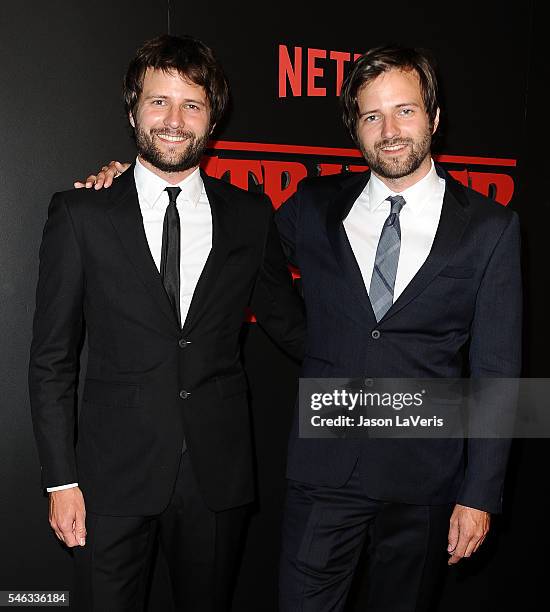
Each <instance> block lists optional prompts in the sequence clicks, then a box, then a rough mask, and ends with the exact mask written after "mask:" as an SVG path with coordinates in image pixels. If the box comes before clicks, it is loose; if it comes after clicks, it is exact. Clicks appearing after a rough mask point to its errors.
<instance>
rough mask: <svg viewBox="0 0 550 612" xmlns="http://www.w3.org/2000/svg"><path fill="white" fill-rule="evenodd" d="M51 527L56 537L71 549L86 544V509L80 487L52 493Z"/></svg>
mask: <svg viewBox="0 0 550 612" xmlns="http://www.w3.org/2000/svg"><path fill="white" fill-rule="evenodd" d="M49 496H50V517H49V518H50V525H51V527H52V529H53V530H54V532H55V535H56V536H57V537H58V538H59V539H60V540H61V541H62V542H64V543H65V544H66V545H67V546H68V547H69V548H72V547H73V546H84V545H85V544H86V509H85V506H84V496H83V495H82V491H81V490H80V489H79V487H71V488H70V489H63V490H61V491H52V492H50V493H49Z"/></svg>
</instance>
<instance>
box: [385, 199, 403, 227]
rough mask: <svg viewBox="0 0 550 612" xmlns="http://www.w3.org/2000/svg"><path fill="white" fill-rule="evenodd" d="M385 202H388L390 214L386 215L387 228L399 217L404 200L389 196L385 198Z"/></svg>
mask: <svg viewBox="0 0 550 612" xmlns="http://www.w3.org/2000/svg"><path fill="white" fill-rule="evenodd" d="M386 200H388V202H389V203H390V205H391V210H390V214H389V215H388V218H387V220H386V225H388V226H389V225H393V224H394V223H395V219H396V217H397V216H398V215H399V213H400V212H401V209H402V208H403V206H405V204H406V202H405V198H404V197H403V196H400V195H396V196H389V197H388V198H386Z"/></svg>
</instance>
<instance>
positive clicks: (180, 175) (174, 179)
mask: <svg viewBox="0 0 550 612" xmlns="http://www.w3.org/2000/svg"><path fill="white" fill-rule="evenodd" d="M138 159H139V163H140V164H142V165H143V166H144V167H145V168H147V170H150V171H151V172H153V173H154V174H156V175H157V176H160V178H161V179H163V180H164V181H166V182H167V183H170V185H177V184H178V183H181V182H182V181H183V180H184V179H186V178H187V177H188V176H189V175H190V174H192V173H193V172H194V171H195V170H196V169H197V168H198V166H193V168H188V169H187V170H182V171H181V172H165V171H164V170H160V169H159V168H157V167H156V166H153V164H151V163H150V162H148V161H147V160H145V159H143V157H141V155H138Z"/></svg>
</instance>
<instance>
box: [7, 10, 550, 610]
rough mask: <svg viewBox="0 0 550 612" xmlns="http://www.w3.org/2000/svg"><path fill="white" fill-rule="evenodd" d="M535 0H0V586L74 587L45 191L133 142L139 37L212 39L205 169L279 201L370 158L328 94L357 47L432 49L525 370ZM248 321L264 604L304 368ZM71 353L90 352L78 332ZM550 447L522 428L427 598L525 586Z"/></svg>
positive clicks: (161, 570) (538, 247)
mask: <svg viewBox="0 0 550 612" xmlns="http://www.w3.org/2000/svg"><path fill="white" fill-rule="evenodd" d="M537 10H538V4H537V3H535V2H534V1H531V2H527V3H523V4H517V6H516V7H515V9H514V10H512V9H505V8H504V7H503V5H502V4H501V3H499V2H473V1H471V2H470V1H468V0H466V1H464V2H461V3H459V4H456V5H452V6H450V5H449V6H445V7H443V6H442V4H441V3H440V2H432V1H428V2H422V3H411V2H406V1H401V0H396V1H395V2H393V3H391V5H376V4H366V5H365V4H360V3H359V4H358V3H355V4H354V3H351V4H350V3H343V4H329V5H325V4H322V3H314V2H302V3H298V2H286V1H283V2H277V3H267V4H266V3H257V2H241V3H239V4H238V5H235V4H231V3H224V2H210V1H203V2H201V3H190V2H184V1H179V0H173V1H172V2H166V3H165V2H160V3H159V2H152V1H150V2H147V1H145V0H139V1H137V2H136V1H132V2H129V1H126V0H122V1H121V2H117V3H115V4H112V3H108V2H106V1H103V0H98V1H96V2H88V1H85V2H78V3H72V2H69V1H68V0H59V1H56V2H51V3H44V2H32V3H19V4H18V5H16V6H2V7H0V36H1V38H0V44H1V46H2V57H3V61H2V63H1V65H0V88H1V91H2V92H3V104H2V105H1V106H0V129H1V133H2V136H3V151H2V154H1V155H0V198H1V204H0V237H1V240H0V253H1V256H0V272H1V276H0V291H1V295H0V301H1V304H2V306H1V308H0V326H1V332H0V333H1V338H2V349H1V351H0V367H1V370H0V372H1V374H0V387H1V393H0V403H1V406H2V410H1V411H0V427H1V428H2V450H3V452H2V457H3V459H2V461H1V462H0V477H1V490H2V494H1V500H2V502H1V504H0V551H1V552H0V591H1V590H6V589H16V588H19V589H47V590H53V589H60V590H70V588H71V580H72V574H71V555H70V553H69V552H67V551H66V550H65V549H64V548H63V547H62V546H61V545H59V543H58V542H57V540H56V539H55V537H54V535H53V534H52V533H51V530H50V528H49V526H48V522H47V500H46V498H45V496H44V495H43V494H42V491H41V490H40V474H39V463H38V458H37V453H36V450H35V447H34V440H33V436H32V429H31V422H30V410H29V402H28V395H27V386H26V368H27V362H28V349H29V343H30V336H31V322H32V314H33V309H34V290H35V284H36V278H37V261H38V259H37V255H38V247H39V244H40V238H41V232H42V227H43V223H44V221H45V218H46V211H47V204H48V201H49V199H50V197H51V194H52V193H53V192H55V191H59V190H62V189H68V188H70V187H71V185H72V182H73V180H75V179H77V178H79V177H84V176H86V175H87V174H89V173H90V172H92V171H94V170H96V169H98V168H99V167H100V166H101V165H103V164H104V163H105V162H108V161H110V160H111V159H119V160H122V161H128V160H131V159H132V158H133V156H134V150H133V144H132V140H131V138H130V130H129V129H128V125H127V121H126V118H125V116H124V112H123V105H122V99H121V81H122V76H123V74H124V72H125V69H126V66H127V63H128V61H129V60H130V59H131V57H132V56H133V54H134V52H135V49H136V48H137V47H138V46H139V45H140V44H141V43H142V42H143V41H144V40H146V39H148V38H151V37H153V36H156V35H158V34H161V33H164V32H167V31H169V32H170V33H172V34H191V35H193V36H195V37H198V38H200V39H202V40H203V41H204V42H206V43H207V44H208V45H209V46H211V47H212V48H213V49H214V51H215V52H216V54H217V56H218V57H219V59H220V60H221V63H222V64H223V66H224V68H225V71H226V73H227V75H228V78H229V81H230V85H231V107H230V112H229V114H228V116H227V117H226V118H225V119H224V120H223V122H222V124H221V125H219V126H218V128H217V130H216V133H215V136H214V139H213V140H212V141H211V143H210V146H209V149H208V154H207V156H206V157H205V159H204V162H203V167H204V169H205V170H206V172H207V173H208V174H210V175H212V176H215V177H219V178H222V179H224V180H227V181H229V182H231V183H233V184H234V185H237V186H239V187H241V188H244V189H248V190H252V191H261V192H265V193H266V194H267V195H268V196H269V197H270V198H271V201H272V202H273V205H274V207H276V208H277V207H279V206H280V205H281V204H282V203H283V202H284V201H285V200H286V199H287V198H288V197H290V196H291V195H292V194H293V193H294V192H295V190H296V188H297V186H298V184H299V182H300V181H301V180H302V179H303V178H305V177H307V176H319V175H321V176H324V175H329V174H336V173H340V172H363V171H365V169H366V165H365V162H364V159H363V157H362V155H361V153H360V152H359V151H358V150H357V148H356V147H355V146H354V144H353V142H352V140H351V138H350V136H349V135H348V134H347V132H346V130H345V128H344V125H343V122H342V120H341V111H340V107H339V102H338V94H339V91H340V87H341V84H342V80H343V78H344V76H345V75H346V73H347V71H348V70H349V69H350V66H351V65H352V63H353V61H354V60H355V59H356V58H357V57H358V56H359V55H360V54H362V53H363V52H365V51H366V50H368V49H370V48H372V47H374V46H377V45H380V44H383V43H393V42H395V43H399V44H403V45H406V46H416V47H422V48H425V49H428V50H429V51H430V53H431V54H432V55H433V57H434V58H435V60H436V64H437V69H438V72H439V75H440V85H441V111H442V114H441V124H440V128H439V130H438V134H437V137H436V140H435V142H434V155H435V159H436V160H437V161H438V162H439V163H440V164H441V165H442V166H443V167H444V168H445V169H446V170H448V171H449V172H450V173H451V174H452V176H454V177H455V178H456V179H457V180H458V181H460V182H461V183H463V184H464V185H468V186H470V187H472V188H473V189H475V190H477V191H479V192H480V193H483V194H485V195H488V196H489V197H491V198H493V199H495V200H496V201H497V202H499V203H500V204H501V205H502V206H508V207H510V208H512V209H514V210H515V211H517V212H518V214H519V216H520V220H521V224H522V234H523V239H524V272H525V291H526V299H525V301H526V324H525V367H524V373H523V375H524V376H533V377H534V376H538V377H546V376H548V370H549V368H548V367H547V365H546V364H547V358H546V346H547V344H546V343H547V340H548V323H547V322H546V317H545V313H546V312H547V309H546V307H547V306H548V304H547V303H546V300H547V299H548V298H546V297H545V291H544V289H543V287H542V286H541V283H540V279H541V278H544V274H545V267H546V266H545V262H544V259H545V254H546V236H545V234H546V232H545V222H546V220H547V217H548V216H549V214H550V213H549V206H548V196H546V195H545V194H542V195H539V194H538V190H536V189H535V181H536V180H538V181H540V178H541V176H544V175H543V174H542V175H541V168H543V166H542V161H541V160H542V158H544V155H545V154H544V151H542V152H541V149H544V146H545V145H544V142H545V141H544V137H543V136H539V135H540V129H541V128H540V124H541V122H542V123H544V121H545V120H544V115H543V114H542V109H541V108H540V106H541V102H540V95H538V93H539V92H540V91H541V87H542V80H543V74H544V72H543V66H541V63H542V60H541V49H542V43H541V40H542V36H539V35H538V34H537V33H538V31H539V29H541V26H540V25H539V24H540V20H537V18H536V15H537V12H536V11H537ZM533 135H537V136H538V137H539V138H540V139H541V142H539V143H538V145H537V146H538V148H533V145H532V144H531V142H530V141H529V138H531V137H532V136H533ZM546 157H547V156H546ZM542 172H544V169H542ZM249 321H250V325H246V326H245V330H244V332H243V358H244V362H245V367H246V371H247V376H248V379H249V383H250V394H251V406H252V418H253V423H254V435H255V451H256V458H257V466H256V479H257V488H258V501H257V503H256V505H255V510H254V515H253V517H252V520H251V524H250V529H249V534H248V538H247V541H246V545H245V550H244V555H243V562H242V567H241V569H240V574H239V580H238V584H237V590H236V594H235V603H234V609H235V610H237V611H238V612H245V611H251V612H252V611H254V612H256V611H257V610H260V609H261V610H262V611H265V612H269V611H272V612H274V611H275V610H276V592H277V576H276V568H277V559H278V554H279V529H280V519H281V509H282V505H283V500H284V487H285V480H284V466H285V452H286V440H287V435H288V430H289V427H290V422H291V417H292V411H293V408H294V398H295V395H296V392H297V388H298V385H297V376H298V373H299V368H298V366H297V365H296V364H295V363H294V362H292V361H290V360H289V359H288V358H287V357H286V356H285V355H284V354H283V353H282V352H281V351H279V349H278V348H277V347H275V345H274V344H273V343H272V342H271V341H270V340H269V339H268V338H267V336H266V335H265V334H264V333H263V332H262V331H261V330H260V329H259V328H258V327H257V326H256V325H255V324H254V319H253V313H249ZM503 333H505V330H503ZM82 360H83V367H84V366H85V360H86V353H85V350H84V354H83V358H82ZM546 449H547V445H546V443H545V442H544V441H540V442H537V441H533V440H530V441H528V442H518V443H517V444H516V445H515V446H514V449H513V452H512V459H511V466H510V471H509V476H508V483H507V484H508V486H507V493H506V499H505V513H504V515H503V517H500V518H499V519H497V520H495V524H494V533H492V534H491V537H490V538H489V540H488V542H487V543H486V544H484V547H483V549H482V550H481V551H480V553H479V554H478V555H477V556H476V558H475V559H472V560H471V561H469V562H468V563H463V564H462V566H461V567H458V568H453V571H450V572H448V575H447V577H446V580H445V582H444V584H442V587H441V594H440V604H439V608H438V610H441V611H443V610H445V612H451V611H454V610H472V611H473V610H476V611H477V610H479V611H481V610H496V609H498V607H499V605H500V604H502V603H504V602H508V603H509V602H510V601H511V600H512V599H514V598H516V597H520V595H518V587H517V583H518V580H520V581H522V583H523V585H524V590H525V589H527V590H528V589H529V588H531V587H532V589H533V590H535V589H536V588H538V587H537V579H536V576H537V571H540V570H537V567H540V565H538V564H537V560H536V548H537V547H535V546H534V544H533V542H534V540H536V539H537V538H539V530H540V529H542V510H541V499H542V492H541V490H540V489H541V485H540V483H539V481H538V479H537V476H536V474H537V473H538V470H539V469H540V465H539V462H540V461H541V460H543V459H541V458H543V457H544V454H545V451H546ZM539 521H540V522H539ZM539 548H540V547H539ZM511 559H513V563H512V562H511ZM365 571H366V569H365V568H364V566H361V569H360V571H358V573H357V579H356V580H355V583H354V587H353V592H352V596H351V600H350V603H349V609H350V610H360V609H362V607H361V606H362V603H363V602H364V600H365V594H366V589H367V585H366V584H365V580H364V574H365ZM166 585H167V575H166V568H165V566H164V562H163V559H162V556H160V555H159V559H158V563H157V566H156V571H155V574H154V578H153V585H152V594H151V602H150V610H161V609H162V610H170V609H171V603H170V601H169V597H168V595H167V586H166ZM520 600H521V597H520V599H518V601H520Z"/></svg>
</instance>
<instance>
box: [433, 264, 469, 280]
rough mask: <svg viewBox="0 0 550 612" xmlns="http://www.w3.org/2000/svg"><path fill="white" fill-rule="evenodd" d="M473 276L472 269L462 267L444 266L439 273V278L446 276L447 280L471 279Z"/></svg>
mask: <svg viewBox="0 0 550 612" xmlns="http://www.w3.org/2000/svg"><path fill="white" fill-rule="evenodd" d="M473 275H474V269H473V268H465V267H463V266H446V267H445V268H443V270H441V272H440V273H439V276H446V277H448V278H471V277H472V276H473Z"/></svg>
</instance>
